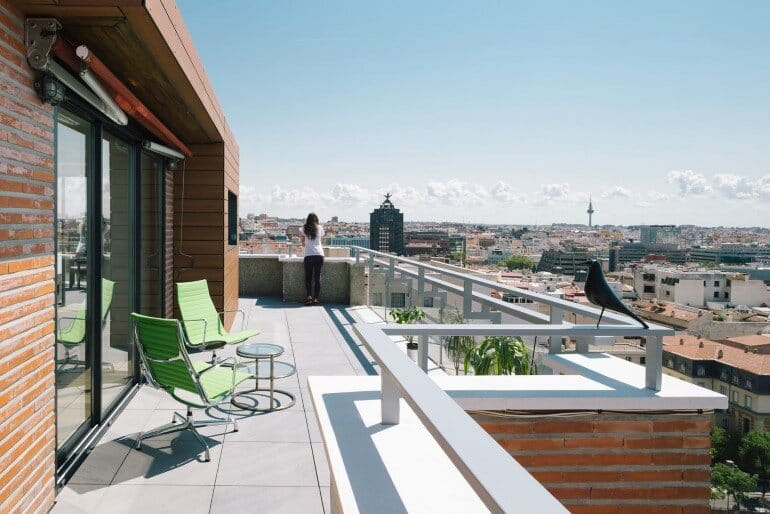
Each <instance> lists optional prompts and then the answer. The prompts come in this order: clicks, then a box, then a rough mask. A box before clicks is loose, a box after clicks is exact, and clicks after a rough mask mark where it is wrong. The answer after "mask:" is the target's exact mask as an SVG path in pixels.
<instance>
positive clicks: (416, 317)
mask: <svg viewBox="0 0 770 514" xmlns="http://www.w3.org/2000/svg"><path fill="white" fill-rule="evenodd" d="M390 317H391V318H393V321H395V322H396V323H399V324H401V325H410V324H412V323H416V322H418V321H422V320H424V319H425V311H424V310H422V309H421V308H419V307H412V308H411V309H391V311H390ZM406 341H407V343H406V347H407V348H408V349H409V350H416V349H417V343H415V342H414V336H406Z"/></svg>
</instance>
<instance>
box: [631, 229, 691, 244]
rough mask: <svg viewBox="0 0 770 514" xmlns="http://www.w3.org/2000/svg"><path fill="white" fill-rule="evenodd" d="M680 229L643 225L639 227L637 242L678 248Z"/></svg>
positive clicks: (680, 235)
mask: <svg viewBox="0 0 770 514" xmlns="http://www.w3.org/2000/svg"><path fill="white" fill-rule="evenodd" d="M681 237H682V229H681V228H679V227H677V226H675V225H643V226H641V227H639V241H640V242H641V243H642V244H658V243H660V244H669V245H674V246H678V245H679V244H680V241H681Z"/></svg>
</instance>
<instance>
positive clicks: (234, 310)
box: [217, 309, 248, 330]
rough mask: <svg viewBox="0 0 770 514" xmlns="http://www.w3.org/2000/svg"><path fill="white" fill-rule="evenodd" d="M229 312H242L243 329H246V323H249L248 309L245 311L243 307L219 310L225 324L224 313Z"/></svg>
mask: <svg viewBox="0 0 770 514" xmlns="http://www.w3.org/2000/svg"><path fill="white" fill-rule="evenodd" d="M228 312H240V313H241V330H245V329H246V325H247V324H248V323H247V321H248V318H247V316H246V311H244V310H243V309H232V310H225V311H219V312H217V314H218V315H219V316H220V318H221V320H222V324H223V325H224V324H225V318H224V316H223V314H227V313H228Z"/></svg>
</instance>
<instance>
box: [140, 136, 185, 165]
mask: <svg viewBox="0 0 770 514" xmlns="http://www.w3.org/2000/svg"><path fill="white" fill-rule="evenodd" d="M142 146H143V147H144V148H145V150H149V151H150V152H153V153H156V154H158V155H162V156H163V157H168V158H169V159H176V160H178V161H181V160H183V159H184V154H182V153H180V152H177V151H176V150H174V149H173V148H169V147H167V146H163V145H161V144H160V143H155V142H154V141H145V142H143V143H142Z"/></svg>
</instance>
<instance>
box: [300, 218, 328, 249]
mask: <svg viewBox="0 0 770 514" xmlns="http://www.w3.org/2000/svg"><path fill="white" fill-rule="evenodd" d="M299 232H300V234H302V235H303V236H305V256H306V257H307V256H309V255H321V256H323V254H324V249H323V247H322V246H321V238H322V237H323V236H324V228H323V227H322V226H321V225H318V228H317V229H316V235H315V239H310V238H309V237H308V236H307V234H305V228H304V227H300V228H299Z"/></svg>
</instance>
